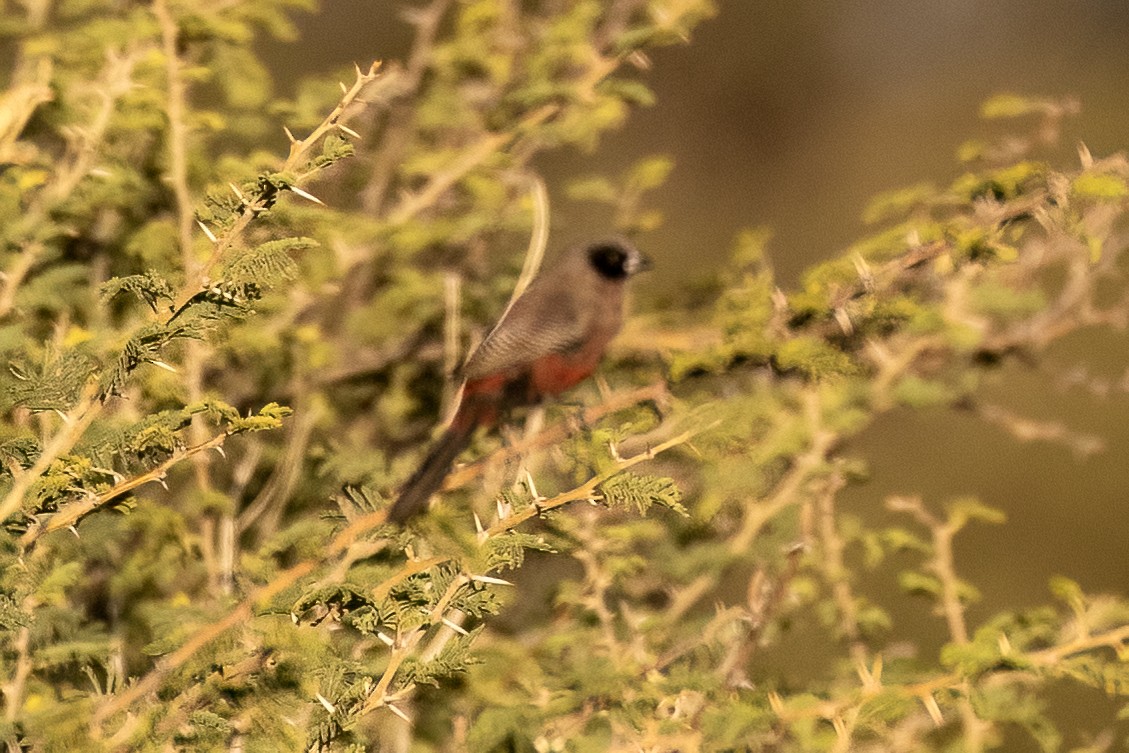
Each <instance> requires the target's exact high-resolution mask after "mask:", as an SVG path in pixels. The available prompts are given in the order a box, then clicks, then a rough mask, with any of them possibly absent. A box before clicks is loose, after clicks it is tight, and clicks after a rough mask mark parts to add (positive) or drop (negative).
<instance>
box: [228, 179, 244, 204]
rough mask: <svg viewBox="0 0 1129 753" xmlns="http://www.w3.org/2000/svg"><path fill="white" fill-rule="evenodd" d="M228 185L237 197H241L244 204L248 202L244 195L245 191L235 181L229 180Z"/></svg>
mask: <svg viewBox="0 0 1129 753" xmlns="http://www.w3.org/2000/svg"><path fill="white" fill-rule="evenodd" d="M227 185H228V186H230V187H231V192H232V193H233V194H235V196H236V198H237V199H239V200H240V201H242V202H243V203H244V204H246V203H247V199H246V198H244V196H243V192H242V191H240V190H239V186H237V185H235V184H234V183H231V182H228V184H227Z"/></svg>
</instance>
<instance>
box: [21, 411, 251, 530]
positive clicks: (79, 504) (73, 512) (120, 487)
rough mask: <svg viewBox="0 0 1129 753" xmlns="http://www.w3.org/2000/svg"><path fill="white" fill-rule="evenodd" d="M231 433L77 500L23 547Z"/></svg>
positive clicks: (38, 527) (38, 526) (162, 474)
mask: <svg viewBox="0 0 1129 753" xmlns="http://www.w3.org/2000/svg"><path fill="white" fill-rule="evenodd" d="M229 436H231V435H230V434H228V433H227V432H224V433H222V434H217V435H216V436H214V437H212V438H211V439H209V440H206V441H204V442H201V443H200V444H196V445H193V446H191V447H186V448H184V449H183V450H178V451H177V452H174V453H173V454H172V455H170V456H169V457H168V458H166V459H165V460H164V461H163V462H162V463H160V464H159V465H157V466H156V467H154V468H152V469H151V470H148V471H146V472H145V473H142V474H139V475H137V476H133V477H132V478H128V479H126V480H124V481H122V482H120V483H118V484H115V485H114V486H113V487H111V488H110V489H107V490H106V491H104V492H102V493H101V494H97V495H94V496H91V497H87V498H85V499H81V500H77V501H75V502H72V503H70V504H67V505H65V506H64V507H62V508H61V509H60V510H59V511H58V512H56V513H54V514H53V515H51V516H50V517H49V518H47V520H46V521H43V522H40V523H38V524H36V525H34V526H32V527H31V528H28V529H27V531H25V532H24V534H23V535H22V536H21V537H20V539H19V544H20V548H22V549H24V550H25V551H26V550H27V549H30V548H31V547H32V546H33V545H34V544H35V542H36V541H38V540H39V539H40V538H41V537H43V536H44V535H46V534H48V533H52V532H54V531H60V530H63V529H67V528H70V527H71V526H73V525H75V524H76V523H78V522H79V521H80V520H82V519H83V518H84V517H86V516H87V515H89V514H90V513H92V512H94V511H95V510H97V509H98V508H100V507H102V506H104V505H106V504H107V503H109V502H112V501H113V500H115V499H117V498H118V497H120V496H122V495H123V494H126V493H127V492H130V491H133V490H134V489H136V488H138V487H140V486H144V485H145V484H148V483H150V482H153V481H160V480H161V479H163V478H164V477H165V476H166V475H168V472H169V470H170V469H171V468H172V467H173V466H174V465H176V464H178V463H180V462H182V461H184V460H186V459H188V458H191V457H193V456H195V455H198V454H200V453H202V452H205V451H207V450H211V449H213V448H215V447H219V446H221V445H222V444H223V443H224V441H226V440H227V438H228V437H229Z"/></svg>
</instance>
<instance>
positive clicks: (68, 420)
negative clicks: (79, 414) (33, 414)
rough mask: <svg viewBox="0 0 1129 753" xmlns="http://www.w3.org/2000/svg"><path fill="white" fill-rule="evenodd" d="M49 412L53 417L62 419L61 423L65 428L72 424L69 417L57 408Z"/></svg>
mask: <svg viewBox="0 0 1129 753" xmlns="http://www.w3.org/2000/svg"><path fill="white" fill-rule="evenodd" d="M51 410H52V411H53V412H54V413H55V415H57V416H58V417H59V418H61V419H63V423H65V424H66V425H67V426H70V425H71V424H72V423H73V422H72V421H71V417H70V416H68V415H67V414H66V413H63V412H62V411H61V410H59V409H58V408H52V409H51Z"/></svg>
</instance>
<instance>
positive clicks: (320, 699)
mask: <svg viewBox="0 0 1129 753" xmlns="http://www.w3.org/2000/svg"><path fill="white" fill-rule="evenodd" d="M314 698H317V699H318V703H320V704H321V705H322V708H324V709H325V710H326V711H328V712H329V713H331V714H336V713H337V707H336V706H334V705H333V704H332V703H330V702H329V700H328V699H327V698H326V697H325V696H323V695H322V694H321V693H315V694H314Z"/></svg>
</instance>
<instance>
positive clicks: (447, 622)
mask: <svg viewBox="0 0 1129 753" xmlns="http://www.w3.org/2000/svg"><path fill="white" fill-rule="evenodd" d="M443 624H444V625H446V626H447V627H449V628H451V629H452V630H454V631H455V632H456V633H458V634H459V635H470V633H468V632H467V631H466V630H465V629H464V628H463V626H462V625H459V624H457V623H454V622H451V621H450V620H448V619H447V618H446V617H444V618H443Z"/></svg>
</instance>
